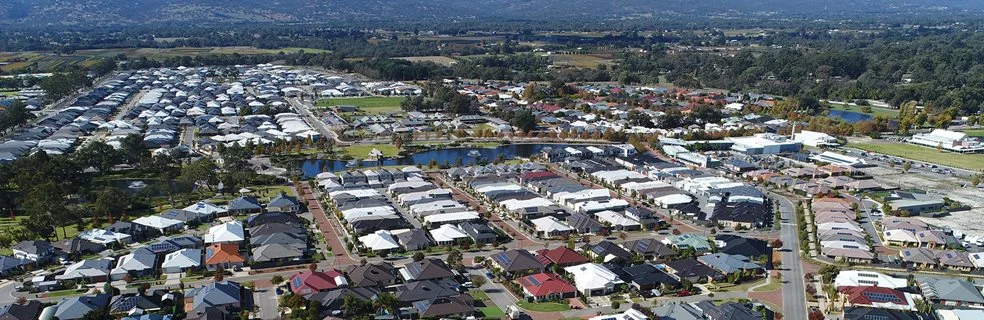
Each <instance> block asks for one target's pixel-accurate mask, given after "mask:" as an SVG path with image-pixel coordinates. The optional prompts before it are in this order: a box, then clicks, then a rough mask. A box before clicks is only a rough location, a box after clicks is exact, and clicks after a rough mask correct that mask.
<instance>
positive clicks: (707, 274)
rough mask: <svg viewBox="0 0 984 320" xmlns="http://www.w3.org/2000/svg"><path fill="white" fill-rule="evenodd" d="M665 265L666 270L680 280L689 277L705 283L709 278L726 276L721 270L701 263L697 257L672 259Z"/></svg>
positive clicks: (691, 279)
mask: <svg viewBox="0 0 984 320" xmlns="http://www.w3.org/2000/svg"><path fill="white" fill-rule="evenodd" d="M663 267H664V268H665V270H666V272H668V273H670V274H672V275H673V276H674V277H675V278H677V279H679V280H680V281H683V279H687V280H688V281H690V282H694V283H703V282H707V281H709V280H716V279H721V278H723V276H724V275H723V274H721V272H720V271H717V270H715V269H714V268H711V267H709V266H707V265H705V264H703V263H700V262H698V261H697V259H693V258H687V259H680V260H674V261H670V262H667V263H664V264H663Z"/></svg>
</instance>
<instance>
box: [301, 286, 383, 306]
mask: <svg viewBox="0 0 984 320" xmlns="http://www.w3.org/2000/svg"><path fill="white" fill-rule="evenodd" d="M347 296H350V297H353V298H356V299H359V300H375V299H376V297H378V296H379V289H376V288H367V287H355V288H341V289H336V290H330V291H325V292H318V293H315V294H312V295H310V296H307V299H308V300H310V301H315V302H318V303H320V304H321V307H322V308H325V309H327V310H341V309H342V301H343V300H344V299H345V297H347Z"/></svg>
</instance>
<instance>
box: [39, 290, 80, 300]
mask: <svg viewBox="0 0 984 320" xmlns="http://www.w3.org/2000/svg"><path fill="white" fill-rule="evenodd" d="M78 295H82V293H81V292H78V291H75V289H67V290H58V291H50V292H48V295H47V297H48V298H57V297H68V296H78Z"/></svg>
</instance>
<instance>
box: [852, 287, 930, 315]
mask: <svg viewBox="0 0 984 320" xmlns="http://www.w3.org/2000/svg"><path fill="white" fill-rule="evenodd" d="M837 291H839V292H840V293H841V295H842V296H843V301H844V306H851V307H873V308H882V309H896V310H913V311H915V310H916V307H915V302H914V301H913V300H912V299H913V298H912V294H910V293H908V292H902V291H899V290H895V289H890V288H881V287H871V286H858V287H838V288H837Z"/></svg>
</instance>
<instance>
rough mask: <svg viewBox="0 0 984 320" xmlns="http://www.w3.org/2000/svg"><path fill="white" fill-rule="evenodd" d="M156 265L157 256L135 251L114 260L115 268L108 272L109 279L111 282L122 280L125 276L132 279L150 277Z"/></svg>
mask: <svg viewBox="0 0 984 320" xmlns="http://www.w3.org/2000/svg"><path fill="white" fill-rule="evenodd" d="M156 265H157V255H155V254H153V253H150V252H147V251H143V250H136V251H133V252H131V253H130V254H128V255H125V256H122V257H120V258H119V259H117V260H116V268H113V270H112V271H110V277H111V278H112V279H113V280H123V278H125V277H126V276H127V275H130V276H132V277H133V278H140V277H148V276H152V275H154V271H155V268H156Z"/></svg>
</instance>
